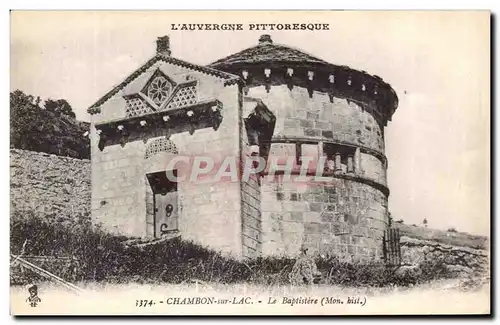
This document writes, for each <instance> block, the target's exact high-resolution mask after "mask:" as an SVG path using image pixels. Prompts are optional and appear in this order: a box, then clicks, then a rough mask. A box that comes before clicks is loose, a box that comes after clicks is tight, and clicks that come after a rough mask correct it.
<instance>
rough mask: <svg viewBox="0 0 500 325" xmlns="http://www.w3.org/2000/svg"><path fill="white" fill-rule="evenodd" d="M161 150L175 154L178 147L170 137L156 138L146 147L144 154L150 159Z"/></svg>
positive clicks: (145, 157)
mask: <svg viewBox="0 0 500 325" xmlns="http://www.w3.org/2000/svg"><path fill="white" fill-rule="evenodd" d="M160 152H170V153H173V154H178V153H179V152H178V150H177V147H176V146H175V143H173V142H172V141H171V140H169V139H165V138H161V139H156V140H153V142H151V143H150V144H149V145H148V146H147V148H146V154H145V155H144V159H148V158H151V157H153V156H154V155H156V154H157V153H160Z"/></svg>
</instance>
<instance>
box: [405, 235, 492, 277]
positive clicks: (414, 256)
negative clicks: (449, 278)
mask: <svg viewBox="0 0 500 325" xmlns="http://www.w3.org/2000/svg"><path fill="white" fill-rule="evenodd" d="M400 242H401V258H402V262H403V265H404V266H417V265H419V264H421V263H422V262H424V261H425V260H430V261H443V262H444V263H445V264H446V266H447V267H448V269H449V270H450V271H452V272H456V273H459V274H473V273H481V272H484V271H486V270H488V269H489V254H488V252H487V251H486V250H482V249H473V248H469V247H461V246H453V245H447V244H442V243H439V242H436V241H429V240H422V239H417V238H411V237H407V236H402V237H401V240H400Z"/></svg>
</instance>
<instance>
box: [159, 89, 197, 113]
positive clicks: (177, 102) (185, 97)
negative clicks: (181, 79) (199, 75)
mask: <svg viewBox="0 0 500 325" xmlns="http://www.w3.org/2000/svg"><path fill="white" fill-rule="evenodd" d="M196 97H197V96H196V85H190V86H185V87H182V88H180V89H179V91H177V93H176V94H175V96H174V98H172V100H171V101H170V103H169V104H168V105H167V108H166V109H167V110H168V109H175V108H179V107H185V106H189V105H193V104H196Z"/></svg>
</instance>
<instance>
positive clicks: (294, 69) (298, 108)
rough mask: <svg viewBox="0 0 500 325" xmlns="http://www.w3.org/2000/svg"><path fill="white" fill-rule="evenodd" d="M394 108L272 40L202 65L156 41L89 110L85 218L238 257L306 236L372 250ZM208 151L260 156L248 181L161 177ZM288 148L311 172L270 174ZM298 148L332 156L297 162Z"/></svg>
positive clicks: (286, 248)
mask: <svg viewBox="0 0 500 325" xmlns="http://www.w3.org/2000/svg"><path fill="white" fill-rule="evenodd" d="M397 103H398V99H397V96H396V93H395V92H394V90H393V89H392V88H391V87H390V85H388V84H387V83H385V82H384V81H383V80H382V79H381V78H380V77H378V76H372V75H369V74H368V73H366V72H364V71H357V70H354V69H351V68H349V67H346V66H338V65H334V64H331V63H328V62H325V61H323V60H321V59H319V58H316V57H314V56H311V55H309V54H306V53H305V52H303V51H301V50H297V49H294V48H291V47H288V46H284V45H278V44H275V43H273V41H272V39H271V37H270V36H269V35H262V36H261V37H260V39H259V41H258V44H256V46H254V47H251V48H248V49H245V50H243V51H241V52H238V53H236V54H233V55H230V56H228V57H225V58H222V59H220V60H218V61H216V62H214V63H212V64H210V65H208V66H200V65H196V64H191V63H188V62H185V61H182V60H180V59H177V58H174V57H173V56H171V50H170V46H169V38H168V37H166V36H165V37H160V38H158V40H157V53H156V55H155V56H154V57H153V58H151V59H150V60H149V61H148V62H146V63H145V64H144V65H143V66H141V67H140V68H139V69H138V70H136V71H134V72H133V73H132V74H131V75H130V76H129V77H127V78H126V79H125V80H124V81H123V82H122V83H120V84H119V85H117V86H116V87H114V88H113V89H112V90H111V91H109V92H108V93H107V94H106V95H104V97H102V98H101V99H99V100H98V101H97V102H96V103H95V104H94V105H92V106H91V107H90V108H89V110H88V111H89V113H90V114H91V115H92V123H91V124H92V128H91V142H92V146H91V147H92V153H91V155H92V156H91V165H92V217H93V220H94V221H95V222H96V223H100V224H102V225H103V226H104V228H105V229H107V230H109V231H110V232H113V233H116V234H121V235H126V236H130V237H142V238H151V239H154V238H161V237H163V236H167V237H168V236H177V235H181V236H182V238H185V239H188V240H194V241H195V242H198V243H201V244H203V245H207V246H210V247H212V248H215V249H218V250H221V251H223V252H227V253H230V254H233V255H234V256H236V257H255V256H260V255H282V254H285V255H290V254H291V255H295V254H297V253H298V251H299V249H300V247H301V246H302V245H306V246H307V247H308V248H309V252H312V253H322V254H330V255H332V254H333V255H338V256H341V257H354V258H372V257H379V256H380V254H381V250H382V237H383V234H384V230H385V229H386V228H387V226H388V211H387V200H388V196H389V189H388V187H387V182H386V170H387V158H386V156H385V154H384V127H385V126H386V125H387V122H388V121H389V120H390V119H391V116H392V114H393V113H394V112H395V110H396V108H397ZM207 155H208V156H210V157H214V159H215V160H216V161H219V162H220V161H222V160H223V159H224V158H225V157H237V159H238V160H239V161H240V162H243V161H245V160H246V159H247V157H251V156H255V155H258V156H260V157H263V158H264V159H265V160H266V161H267V162H268V165H267V166H266V168H265V170H264V171H263V172H261V173H260V174H259V175H258V176H256V177H250V178H247V179H245V178H241V177H239V178H238V179H236V180H233V179H231V180H227V181H213V182H210V181H208V182H201V181H194V182H193V181H189V180H182V181H181V180H180V177H179V181H177V182H172V181H171V178H169V177H168V176H169V175H178V174H179V173H180V172H179V169H176V168H177V166H178V165H175V166H176V167H175V168H172V164H170V163H171V162H172V161H173V160H175V159H176V157H181V156H182V157H192V158H193V159H194V160H196V159H197V158H196V157H200V156H207ZM290 156H292V157H294V158H295V159H294V160H293V161H294V162H295V163H294V165H293V167H292V171H293V173H295V174H298V173H302V172H303V170H306V171H307V173H305V174H304V175H306V176H305V179H308V181H306V182H304V181H301V182H297V181H293V178H292V180H289V179H287V178H286V177H285V175H283V174H280V172H279V168H278V171H277V172H273V173H274V176H273V177H268V176H269V175H267V174H268V173H270V168H275V169H276V168H277V167H283V166H279V165H280V164H281V162H279V159H278V160H276V158H279V157H290ZM304 157H312V158H311V159H313V160H314V161H318V160H320V158H321V157H324V158H323V159H326V163H325V164H324V165H322V164H318V163H312V164H307V165H306V166H303V165H302V163H303V159H304ZM271 161H277V163H276V164H275V165H273V164H270V163H269V162H271ZM285 164H286V163H285ZM241 165H243V163H241V164H239V165H238V168H241ZM273 166H274V167H273ZM318 168H319V169H321V170H320V172H321V175H322V176H323V178H322V179H321V181H317V180H314V179H313V178H314V175H317V174H318Z"/></svg>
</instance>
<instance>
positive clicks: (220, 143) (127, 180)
mask: <svg viewBox="0 0 500 325" xmlns="http://www.w3.org/2000/svg"><path fill="white" fill-rule="evenodd" d="M160 65H161V68H162V70H163V71H165V73H166V74H167V75H168V76H169V77H172V78H174V79H176V78H177V79H179V80H181V79H182V78H185V76H186V74H187V73H188V74H190V75H191V76H192V77H194V78H196V79H197V80H198V81H199V87H198V100H200V101H201V100H207V99H218V100H219V101H221V102H222V106H223V108H222V115H223V120H222V123H221V125H220V126H219V128H218V129H217V130H214V129H213V128H211V127H204V128H199V129H197V130H195V131H194V133H192V134H190V133H189V132H187V131H183V130H167V128H165V129H157V130H156V131H154V132H152V133H140V131H135V132H132V133H133V134H132V135H131V137H133V139H131V140H130V141H129V142H127V143H126V144H125V145H124V146H122V145H120V144H113V145H108V146H106V147H105V148H104V149H103V150H102V151H101V150H99V149H98V148H97V144H98V139H99V137H98V135H97V134H96V131H95V128H94V123H96V122H105V121H107V120H110V119H116V118H123V117H124V114H125V112H124V102H123V100H122V98H121V96H122V95H123V94H122V93H121V92H119V93H118V94H116V95H115V96H114V97H113V98H112V99H110V101H109V102H107V103H105V104H104V105H103V107H102V108H101V111H102V113H101V114H97V115H94V116H93V121H92V122H93V123H92V129H91V131H92V184H93V189H92V217H93V219H94V221H95V222H98V223H101V224H103V225H104V227H105V228H106V229H108V230H109V231H110V232H112V233H116V234H122V235H127V236H134V237H148V236H151V234H152V233H151V231H150V228H151V220H148V218H149V219H151V213H149V214H148V201H150V198H149V197H148V195H147V193H148V189H147V188H148V186H149V184H148V181H147V179H146V173H151V172H157V171H162V170H165V167H166V165H167V163H168V162H169V159H171V158H172V157H170V158H169V157H167V156H165V155H162V154H156V155H155V156H153V157H152V158H149V159H145V151H146V148H147V146H148V145H149V144H150V143H151V142H152V141H154V140H155V139H157V138H159V137H165V136H168V137H169V139H170V140H171V141H172V142H173V143H174V144H175V146H176V147H177V149H178V152H179V155H181V156H187V157H190V158H191V162H192V161H193V159H194V158H195V157H202V156H208V157H212V158H214V160H215V161H216V164H220V163H221V162H222V161H223V160H224V159H225V158H226V157H234V158H239V153H240V142H239V134H238V128H237V127H236V126H237V125H238V123H239V110H240V109H239V102H238V92H239V90H238V86H237V85H233V86H227V87H225V86H224V85H223V83H222V81H220V80H218V79H217V78H214V77H213V76H208V75H206V74H202V73H199V72H196V71H191V70H188V69H184V68H180V67H177V66H175V65H170V64H165V63H163V64H160ZM158 66H159V65H157V66H153V67H152V68H151V69H156V68H157V67H158ZM148 76H149V71H148V72H146V73H145V74H144V76H140V77H138V78H137V80H136V81H138V82H145V80H147V78H148ZM127 87H129V86H127ZM127 87H126V88H127ZM130 87H132V88H133V87H138V86H137V85H135V86H134V85H130ZM126 91H127V89H124V90H123V92H126ZM178 165H181V166H182V165H184V166H185V165H187V164H186V163H178V164H177V165H176V167H177V166H178ZM216 166H217V165H216ZM181 173H182V171H181ZM179 176H182V175H179ZM186 176H187V179H186V180H185V181H181V182H180V183H179V184H178V195H179V203H180V207H179V224H178V227H179V232H180V234H181V236H182V237H183V238H184V239H188V240H193V241H195V242H197V243H200V244H203V245H207V246H210V247H212V248H215V249H218V250H221V251H223V252H231V253H234V254H235V255H237V256H238V255H241V252H242V243H241V242H242V240H241V236H242V235H241V232H242V229H241V228H242V227H241V220H240V211H241V196H240V190H241V188H240V184H239V182H237V181H231V180H227V181H226V180H224V181H221V182H211V181H208V182H198V181H197V182H191V181H190V180H189V177H190V175H189V174H188V175H186ZM212 176H213V175H212ZM149 203H150V202H149ZM149 205H151V204H149ZM149 208H151V207H149Z"/></svg>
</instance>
